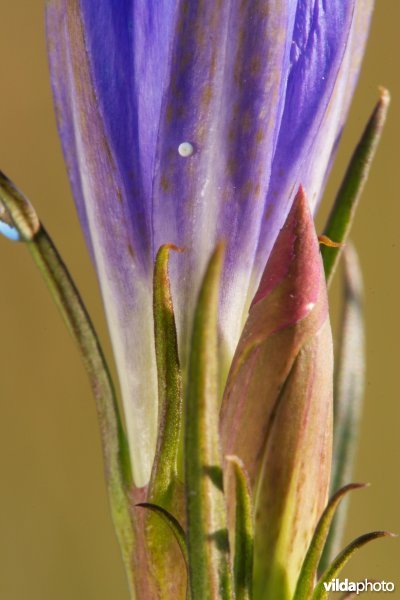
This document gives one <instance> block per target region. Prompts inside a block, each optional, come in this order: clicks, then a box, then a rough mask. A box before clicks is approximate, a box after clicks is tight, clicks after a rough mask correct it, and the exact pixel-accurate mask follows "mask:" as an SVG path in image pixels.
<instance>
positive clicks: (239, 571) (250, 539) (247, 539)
mask: <svg viewBox="0 0 400 600" xmlns="http://www.w3.org/2000/svg"><path fill="white" fill-rule="evenodd" d="M225 458H226V460H227V461H228V462H229V463H230V464H231V465H232V468H233V473H234V479H235V502H236V515H235V553H234V562H233V581H234V589H235V600H251V598H252V597H253V555H254V516H253V499H252V494H251V486H250V479H249V476H248V474H247V472H246V469H245V467H244V465H243V462H242V461H241V460H240V458H238V457H237V456H226V457H225Z"/></svg>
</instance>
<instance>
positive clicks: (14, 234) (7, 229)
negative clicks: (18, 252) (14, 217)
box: [0, 217, 21, 242]
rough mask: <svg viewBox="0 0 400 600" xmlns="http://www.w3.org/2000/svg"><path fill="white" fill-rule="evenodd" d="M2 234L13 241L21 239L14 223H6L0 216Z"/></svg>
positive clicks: (0, 232)
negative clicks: (13, 225)
mask: <svg viewBox="0 0 400 600" xmlns="http://www.w3.org/2000/svg"><path fill="white" fill-rule="evenodd" d="M0 234H1V235H4V236H5V237H6V238H8V239H9V240H12V241H13V242H17V241H18V240H20V239H21V236H20V235H19V232H18V230H17V229H16V228H15V227H12V225H9V224H8V223H5V221H2V220H1V217H0Z"/></svg>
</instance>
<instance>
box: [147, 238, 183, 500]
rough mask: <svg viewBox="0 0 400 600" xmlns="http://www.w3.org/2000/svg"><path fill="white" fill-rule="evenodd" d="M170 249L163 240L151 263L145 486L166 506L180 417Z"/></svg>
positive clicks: (175, 461) (175, 463) (174, 472)
mask: <svg viewBox="0 0 400 600" xmlns="http://www.w3.org/2000/svg"><path fill="white" fill-rule="evenodd" d="M171 250H173V251H178V252H181V251H182V249H181V248H178V247H177V246H175V245H174V244H165V245H164V246H161V247H160V249H159V250H158V252H157V256H156V259H155V263H154V275H153V319H154V342H155V350H156V364H157V376H158V436H157V445H156V455H155V459H154V463H153V468H152V474H151V480H150V487H149V498H150V499H151V500H152V501H153V502H155V503H157V504H164V505H165V503H167V505H168V506H169V501H171V499H172V496H173V494H174V489H173V488H174V486H175V484H176V478H177V472H178V453H179V443H180V432H181V427H182V421H183V401H182V376H181V368H180V362H179V352H178V341H177V334H176V325H175V314H174V305H173V301H172V296H171V289H170V280H169V254H170V251H171ZM167 495H168V496H169V498H167Z"/></svg>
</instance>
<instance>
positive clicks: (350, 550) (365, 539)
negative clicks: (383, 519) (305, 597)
mask: <svg viewBox="0 0 400 600" xmlns="http://www.w3.org/2000/svg"><path fill="white" fill-rule="evenodd" d="M381 537H396V536H395V535H394V534H393V533H389V532H388V531H372V532H371V533H365V534H364V535H361V536H360V537H358V538H357V539H355V540H353V541H352V542H351V543H350V544H349V545H348V546H346V548H344V550H342V552H340V553H339V554H338V555H337V557H336V558H335V560H334V561H333V562H332V564H331V565H330V566H329V567H328V568H327V569H326V570H325V571H324V573H322V575H321V577H320V578H319V580H318V583H317V585H316V586H315V589H314V593H313V595H312V599H311V600H327V598H328V597H329V593H330V592H329V591H327V590H326V589H325V587H324V583H329V582H330V581H331V580H332V579H334V578H335V577H337V575H339V573H340V572H341V570H342V569H343V567H344V566H345V564H346V563H347V562H348V561H349V559H350V558H351V556H352V555H353V554H354V552H356V551H357V550H359V549H360V548H361V547H362V546H364V545H365V544H368V543H369V542H372V541H373V540H376V539H379V538H381Z"/></svg>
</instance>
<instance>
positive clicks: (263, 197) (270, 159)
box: [47, 0, 371, 485]
mask: <svg viewBox="0 0 400 600" xmlns="http://www.w3.org/2000/svg"><path fill="white" fill-rule="evenodd" d="M355 5H356V11H355V13H354V6H355ZM360 7H361V8H360ZM370 7H371V2H369V0H361V1H360V2H359V1H357V2H355V1H354V0H348V1H346V2H343V0H330V1H329V2H327V1H326V0H252V1H251V2H250V1H239V0H225V1H222V0H215V1H213V2H211V1H210V0H202V1H200V0H199V2H191V1H190V0H175V1H173V0H157V1H156V0H120V1H119V2H112V1H111V0H97V1H96V2H94V0H50V2H49V4H48V9H47V30H48V39H49V55H50V67H51V71H52V83H53V91H54V98H55V104H56V110H57V118H58V126H59V131H60V135H61V139H62V143H63V150H64V154H65V157H66V162H67V165H68V170H69V175H70V179H71V182H72V188H73V192H74V196H75V200H76V203H77V206H78V211H79V214H80V218H81V221H82V225H83V228H84V230H85V234H86V238H87V241H88V244H89V247H90V248H91V252H92V256H93V259H94V262H95V265H96V268H97V272H98V276H99V281H100V286H101V289H102V294H103V298H104V303H105V308H106V312H107V318H108V322H109V328H110V331H111V338H112V343H113V348H114V353H115V357H116V363H117V367H118V372H119V378H120V383H121V388H122V394H123V400H124V409H125V415H126V420H127V427H128V433H129V439H130V445H131V450H132V457H133V463H134V471H135V480H136V482H137V483H138V484H139V485H141V484H143V483H145V482H146V481H147V479H148V476H149V472H150V465H151V462H152V458H153V453H154V447H155V434H156V422H157V408H156V407H157V398H156V396H157V388H156V376H155V358H154V348H153V340H152V329H153V324H152V314H151V294H152V290H151V278H152V272H151V271H152V264H153V260H154V257H155V254H156V252H157V250H158V248H159V247H160V246H161V245H162V244H164V243H174V244H176V245H179V246H183V247H185V248H186V252H185V253H184V254H182V255H180V256H179V257H175V258H174V260H173V261H171V263H172V264H171V286H172V292H173V297H174V302H175V306H176V313H177V326H178V334H179V339H180V352H181V360H182V364H183V367H184V368H185V365H186V355H187V340H188V330H189V328H190V323H191V318H192V312H193V305H194V300H195V298H196V295H197V291H198V287H199V282H200V280H201V277H202V275H203V271H204V267H205V264H206V262H207V260H208V258H209V255H210V253H211V251H212V250H213V248H214V246H215V244H216V242H217V241H218V240H219V239H221V238H224V239H225V241H226V244H227V259H226V264H225V268H224V274H223V282H222V303H221V312H220V332H221V347H222V348H223V358H224V364H225V366H226V365H227V364H228V363H229V361H230V358H231V357H232V354H233V352H234V349H235V346H236V344H237V341H238V338H239V335H240V332H241V329H242V325H243V321H244V318H245V316H246V313H247V309H248V307H249V304H250V301H251V298H252V296H253V295H254V293H255V291H256V289H257V287H258V283H259V280H260V277H261V273H262V271H263V269H264V266H265V263H266V260H267V258H268V255H269V252H270V250H271V247H272V245H273V243H274V241H275V239H276V237H277V235H278V232H279V230H280V228H281V227H282V225H283V223H284V221H285V219H286V216H287V214H288V211H289V208H290V205H291V202H292V201H293V190H294V189H295V188H296V187H298V184H299V182H300V180H301V181H303V183H304V184H305V185H306V187H307V190H308V192H309V195H315V198H316V199H317V198H318V197H319V196H320V188H321V185H322V183H323V179H324V176H325V173H326V171H327V169H328V165H329V161H330V156H331V154H332V151H333V147H334V145H335V141H336V139H337V137H338V135H339V133H340V131H341V128H342V125H343V119H344V115H345V113H346V111H347V108H348V103H349V98H350V96H351V93H349V92H348V91H346V90H348V89H351V91H352V89H353V86H354V82H355V80H356V78H357V73H358V69H359V59H360V56H361V55H362V52H363V44H364V41H365V35H364V33H363V32H362V31H361V25H360V23H361V22H363V23H364V24H363V27H364V29H366V26H367V23H368V20H369V13H370ZM354 14H355V16H354ZM360 15H361V16H360ZM360 31H361V33H360ZM355 39H360V40H361V45H360V47H359V48H358V49H357V48H356V46H355V41H354V40H355ZM355 48H356V50H355ZM353 54H354V56H353ZM342 82H346V83H342ZM323 142H324V144H323ZM182 144H186V145H185V146H183V147H182V146H181V145H182ZM322 147H323V152H322V151H321V148H322ZM182 149H183V150H184V151H182ZM315 201H316V200H315Z"/></svg>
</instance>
